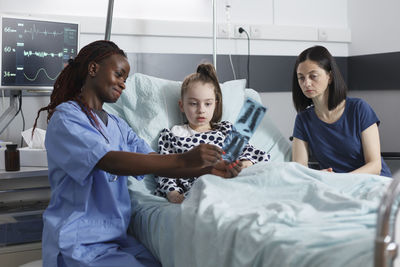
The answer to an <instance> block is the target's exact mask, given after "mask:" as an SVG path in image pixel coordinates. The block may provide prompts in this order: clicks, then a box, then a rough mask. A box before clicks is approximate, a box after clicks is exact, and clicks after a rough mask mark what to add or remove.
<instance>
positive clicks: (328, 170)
mask: <svg viewBox="0 0 400 267" xmlns="http://www.w3.org/2000/svg"><path fill="white" fill-rule="evenodd" d="M321 171H323V172H333V169H332V168H327V169H322V170H321Z"/></svg>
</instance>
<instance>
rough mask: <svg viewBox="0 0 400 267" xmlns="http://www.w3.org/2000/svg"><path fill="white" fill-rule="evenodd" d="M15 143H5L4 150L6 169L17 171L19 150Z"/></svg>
mask: <svg viewBox="0 0 400 267" xmlns="http://www.w3.org/2000/svg"><path fill="white" fill-rule="evenodd" d="M17 146H18V145H17V144H9V145H6V147H7V149H6V150H5V151H4V153H5V155H4V159H5V167H6V171H19V150H18V149H17Z"/></svg>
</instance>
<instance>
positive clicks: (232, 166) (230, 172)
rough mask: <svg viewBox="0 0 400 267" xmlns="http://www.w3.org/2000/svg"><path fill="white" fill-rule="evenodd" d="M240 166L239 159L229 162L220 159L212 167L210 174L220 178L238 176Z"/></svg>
mask: <svg viewBox="0 0 400 267" xmlns="http://www.w3.org/2000/svg"><path fill="white" fill-rule="evenodd" d="M242 168H243V166H242V162H241V161H239V160H237V161H235V162H231V163H229V162H227V161H225V160H220V161H218V162H217V164H215V165H214V166H213V167H212V169H211V174H214V175H218V176H221V177H222V178H232V177H236V176H238V174H239V173H240V171H241V170H242Z"/></svg>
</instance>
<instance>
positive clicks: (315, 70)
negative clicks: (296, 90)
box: [297, 59, 332, 99]
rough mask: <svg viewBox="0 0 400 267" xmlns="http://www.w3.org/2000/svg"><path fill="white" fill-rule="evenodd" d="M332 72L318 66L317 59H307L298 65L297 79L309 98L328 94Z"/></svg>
mask: <svg viewBox="0 0 400 267" xmlns="http://www.w3.org/2000/svg"><path fill="white" fill-rule="evenodd" d="M331 79H332V78H331V74H330V73H328V72H326V71H325V70H324V69H323V68H321V67H320V66H318V64H317V63H316V62H315V61H311V60H308V59H307V60H305V61H303V62H301V63H300V64H299V66H298V67H297V80H298V82H299V86H300V88H301V90H302V91H303V94H304V95H305V96H306V97H308V98H311V99H313V98H316V97H321V96H325V95H326V96H327V95H328V91H329V90H327V89H328V86H329V84H330V83H331Z"/></svg>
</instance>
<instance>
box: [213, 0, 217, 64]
mask: <svg viewBox="0 0 400 267" xmlns="http://www.w3.org/2000/svg"><path fill="white" fill-rule="evenodd" d="M212 4H213V64H214V68H215V71H217V0H213V1H212Z"/></svg>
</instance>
